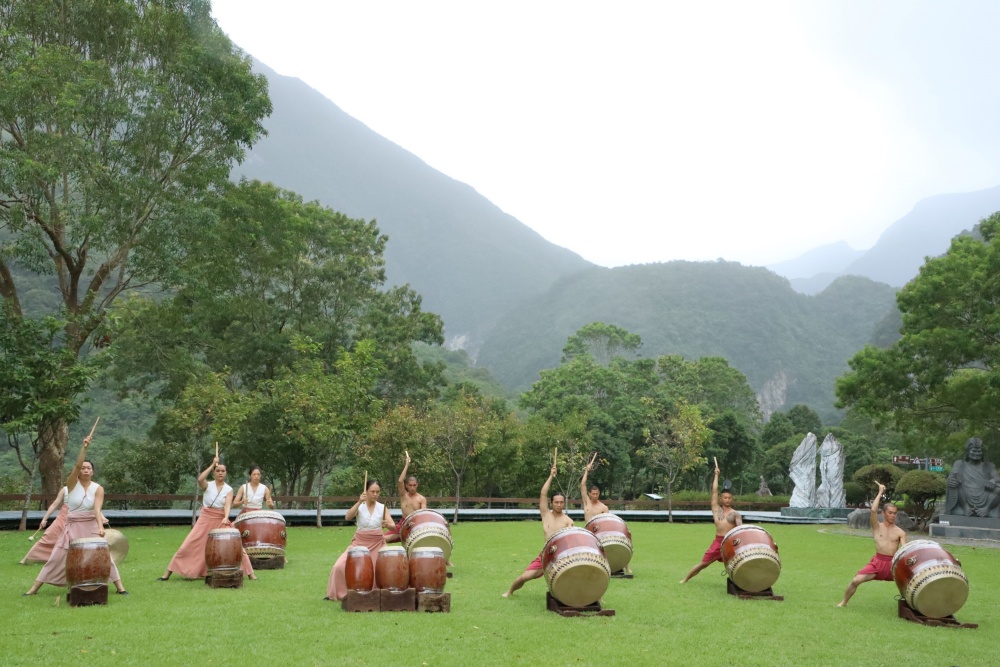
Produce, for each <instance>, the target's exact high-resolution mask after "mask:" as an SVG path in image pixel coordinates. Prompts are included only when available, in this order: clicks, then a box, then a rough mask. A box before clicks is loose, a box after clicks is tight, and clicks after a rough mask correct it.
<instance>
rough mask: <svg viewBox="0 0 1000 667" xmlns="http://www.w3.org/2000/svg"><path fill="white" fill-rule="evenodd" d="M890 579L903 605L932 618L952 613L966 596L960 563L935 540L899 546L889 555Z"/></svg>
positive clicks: (967, 589) (967, 581)
mask: <svg viewBox="0 0 1000 667" xmlns="http://www.w3.org/2000/svg"><path fill="white" fill-rule="evenodd" d="M892 578H893V580H895V582H896V587H897V588H898V589H899V594H900V595H901V596H903V599H904V600H905V601H906V604H908V605H910V607H912V608H913V609H916V610H917V611H919V612H920V613H921V614H923V615H924V616H929V617H931V618H944V617H946V616H951V615H952V614H954V613H955V612H956V611H958V610H959V609H961V608H962V605H964V604H965V601H966V600H967V599H968V597H969V580H968V579H966V577H965V573H964V572H963V571H962V564H961V563H959V562H958V561H957V560H956V559H955V557H954V556H952V555H951V554H950V553H948V552H947V551H945V550H944V548H943V547H942V546H941V545H940V544H938V543H937V542H935V541H934V540H915V541H913V542H908V543H907V544H904V545H903V546H901V547H900V548H899V550H898V551H897V552H896V554H895V555H894V556H893V557H892Z"/></svg>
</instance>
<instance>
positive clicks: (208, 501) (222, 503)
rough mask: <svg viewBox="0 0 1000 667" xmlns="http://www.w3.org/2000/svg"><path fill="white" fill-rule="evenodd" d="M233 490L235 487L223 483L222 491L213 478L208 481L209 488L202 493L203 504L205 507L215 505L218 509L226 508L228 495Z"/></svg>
mask: <svg viewBox="0 0 1000 667" xmlns="http://www.w3.org/2000/svg"><path fill="white" fill-rule="evenodd" d="M232 492H233V487H231V486H229V485H228V484H223V485H222V490H221V491H220V490H219V489H218V487H217V486H216V485H215V480H214V479H213V480H212V481H211V482H209V483H208V488H207V489H205V493H203V494H202V495H201V504H202V505H204V506H205V507H214V508H215V509H217V510H221V509H225V508H226V496H227V495H228V494H230V493H232Z"/></svg>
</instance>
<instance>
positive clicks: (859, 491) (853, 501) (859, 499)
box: [844, 482, 868, 507]
mask: <svg viewBox="0 0 1000 667" xmlns="http://www.w3.org/2000/svg"><path fill="white" fill-rule="evenodd" d="M844 495H845V496H846V497H847V505H848V506H849V507H860V506H861V505H864V504H865V501H867V500H868V498H867V497H866V494H865V486H864V484H859V483H858V482H844Z"/></svg>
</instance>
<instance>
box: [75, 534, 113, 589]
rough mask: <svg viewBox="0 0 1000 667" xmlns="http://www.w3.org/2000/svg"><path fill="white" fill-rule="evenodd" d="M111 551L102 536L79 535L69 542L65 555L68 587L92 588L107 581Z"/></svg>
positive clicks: (109, 574) (109, 572) (109, 571)
mask: <svg viewBox="0 0 1000 667" xmlns="http://www.w3.org/2000/svg"><path fill="white" fill-rule="evenodd" d="M110 576H111V553H110V552H109V551H108V541H107V540H106V539H104V538H103V537H81V538H79V539H76V540H73V541H72V542H70V543H69V553H68V554H67V555H66V584H67V585H68V586H69V587H70V588H83V589H86V590H92V589H95V588H97V587H98V586H104V585H107V583H108V578H109V577H110Z"/></svg>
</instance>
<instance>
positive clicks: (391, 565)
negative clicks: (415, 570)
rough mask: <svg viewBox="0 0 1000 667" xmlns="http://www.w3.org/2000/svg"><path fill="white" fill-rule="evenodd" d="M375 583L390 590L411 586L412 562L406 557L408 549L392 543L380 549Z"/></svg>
mask: <svg viewBox="0 0 1000 667" xmlns="http://www.w3.org/2000/svg"><path fill="white" fill-rule="evenodd" d="M375 585H376V586H377V587H378V588H388V589H389V590H390V591H402V590H406V589H407V588H409V587H410V563H409V561H408V560H407V558H406V549H404V548H403V547H400V546H395V545H392V546H387V547H382V548H381V549H379V550H378V561H377V562H376V563H375Z"/></svg>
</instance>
